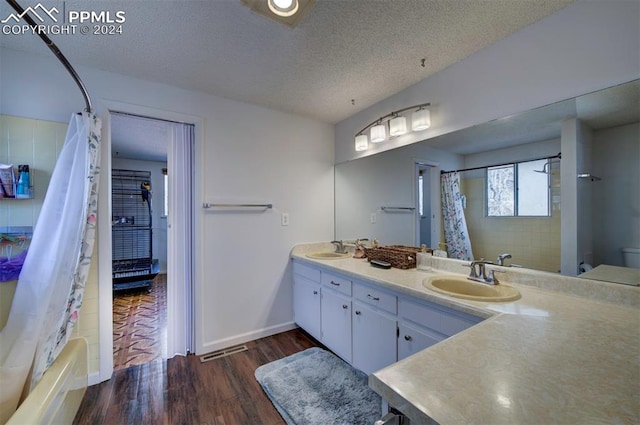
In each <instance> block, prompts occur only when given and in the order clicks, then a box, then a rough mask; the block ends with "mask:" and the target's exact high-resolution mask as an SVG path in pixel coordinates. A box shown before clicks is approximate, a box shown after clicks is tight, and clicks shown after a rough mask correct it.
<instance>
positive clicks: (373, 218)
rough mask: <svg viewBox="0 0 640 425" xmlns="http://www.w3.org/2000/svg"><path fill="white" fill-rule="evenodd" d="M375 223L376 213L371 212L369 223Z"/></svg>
mask: <svg viewBox="0 0 640 425" xmlns="http://www.w3.org/2000/svg"><path fill="white" fill-rule="evenodd" d="M375 223H376V213H374V212H373V213H371V224H375Z"/></svg>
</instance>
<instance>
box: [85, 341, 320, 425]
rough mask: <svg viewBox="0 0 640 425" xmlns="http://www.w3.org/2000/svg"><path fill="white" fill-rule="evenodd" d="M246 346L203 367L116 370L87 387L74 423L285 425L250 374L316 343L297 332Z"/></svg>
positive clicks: (162, 364) (181, 360)
mask: <svg viewBox="0 0 640 425" xmlns="http://www.w3.org/2000/svg"><path fill="white" fill-rule="evenodd" d="M246 345H247V347H248V348H249V350H248V351H245V352H241V353H236V354H232V355H230V356H227V357H223V358H220V359H217V360H211V361H208V362H204V363H201V362H200V356H188V357H181V356H176V357H174V358H172V359H169V360H165V361H160V360H157V361H154V362H151V363H148V364H144V365H140V366H133V367H130V368H127V369H122V370H118V371H116V372H114V374H113V376H112V378H111V379H110V380H109V381H106V382H103V383H101V384H98V385H94V386H92V387H89V388H88V389H87V392H86V394H85V396H84V399H83V400H82V405H81V406H80V410H79V411H78V414H77V415H76V418H75V421H74V423H75V424H91V425H96V424H110V425H111V424H154V425H155V424H176V425H177V424H199V425H235V424H238V425H259V424H264V425H276V424H284V421H283V420H282V418H281V417H280V415H279V414H278V412H277V411H276V409H275V408H274V407H273V405H272V404H271V402H270V401H269V399H268V398H267V396H266V395H265V394H264V392H263V391H262V388H261V387H260V384H258V382H257V381H256V379H255V377H254V375H253V373H254V371H255V370H256V368H257V367H258V366H261V365H263V364H266V363H269V362H271V361H274V360H277V359H280V358H283V357H286V356H288V355H291V354H294V353H297V352H299V351H303V350H305V349H307V348H310V347H314V346H318V345H319V343H318V342H317V341H315V340H314V339H312V338H311V337H309V336H308V335H307V334H305V333H304V332H303V331H300V330H297V329H296V330H292V331H288V332H284V333H281V334H278V335H274V336H270V337H267V338H262V339H259V340H257V341H252V342H250V343H247V344H246Z"/></svg>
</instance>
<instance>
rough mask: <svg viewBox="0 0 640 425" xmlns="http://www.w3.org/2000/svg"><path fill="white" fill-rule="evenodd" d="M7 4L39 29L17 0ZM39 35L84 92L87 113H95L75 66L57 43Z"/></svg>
mask: <svg viewBox="0 0 640 425" xmlns="http://www.w3.org/2000/svg"><path fill="white" fill-rule="evenodd" d="M7 3H9V4H10V5H11V7H13V9H14V10H15V11H16V12H18V14H19V15H20V16H21V17H22V18H24V20H25V21H27V23H28V24H29V25H30V26H31V27H32V28H34V27H35V28H37V27H38V24H37V23H36V22H35V21H34V20H33V18H32V17H31V16H29V14H28V13H26V12H25V10H24V9H23V8H22V6H20V4H18V2H17V1H16V0H7ZM37 33H38V36H39V37H40V38H41V39H42V41H44V44H46V45H47V47H49V49H50V50H51V51H52V52H53V54H54V55H55V56H56V58H58V60H59V61H60V62H61V63H62V65H63V66H64V67H65V68H66V69H67V71H68V72H69V74H71V78H73V80H74V81H75V82H76V84H77V85H78V87H79V88H80V91H81V92H82V96H83V97H84V103H85V105H86V111H87V112H93V107H92V105H91V98H90V97H89V93H87V89H86V87H85V86H84V83H83V82H82V80H81V79H80V76H79V75H78V73H77V72H76V70H75V69H73V66H71V64H70V63H69V61H68V60H67V58H66V57H65V56H64V55H63V54H62V52H61V51H60V49H59V48H58V46H56V43H54V42H53V41H52V40H51V39H50V38H49V37H47V35H46V34H43V33H42V31H37Z"/></svg>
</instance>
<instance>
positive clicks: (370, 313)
mask: <svg viewBox="0 0 640 425" xmlns="http://www.w3.org/2000/svg"><path fill="white" fill-rule="evenodd" d="M352 321H353V322H352V323H353V366H355V367H356V368H357V369H360V370H361V371H363V372H364V373H366V374H370V373H372V372H375V371H376V370H378V369H382V368H383V367H385V366H388V365H390V364H392V363H395V362H396V320H395V319H392V318H389V317H387V316H385V315H383V314H381V313H379V312H376V311H375V310H374V309H372V308H370V307H368V306H367V305H365V304H363V303H361V302H354V303H353V315H352Z"/></svg>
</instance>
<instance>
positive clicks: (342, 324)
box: [320, 271, 352, 363]
mask: <svg viewBox="0 0 640 425" xmlns="http://www.w3.org/2000/svg"><path fill="white" fill-rule="evenodd" d="M321 280H322V297H321V300H320V310H321V317H322V320H321V329H322V339H321V341H322V343H323V344H324V345H326V346H327V347H329V348H330V349H331V350H332V351H333V352H334V353H336V354H337V355H339V356H340V357H342V358H343V359H344V360H346V361H347V362H349V363H351V345H352V335H351V281H350V280H349V279H346V278H344V277H342V276H338V275H334V274H332V273H327V272H324V271H322V272H321Z"/></svg>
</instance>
